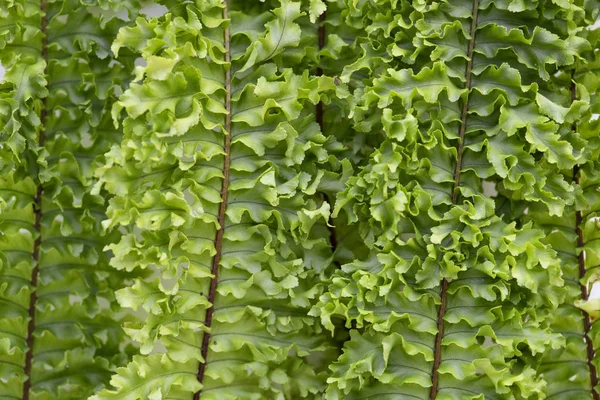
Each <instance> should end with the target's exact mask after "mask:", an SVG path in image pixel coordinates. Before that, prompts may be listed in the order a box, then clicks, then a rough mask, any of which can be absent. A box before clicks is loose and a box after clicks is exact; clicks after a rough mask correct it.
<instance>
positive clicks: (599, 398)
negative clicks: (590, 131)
mask: <svg viewBox="0 0 600 400" xmlns="http://www.w3.org/2000/svg"><path fill="white" fill-rule="evenodd" d="M575 100H577V88H576V86H575V82H573V83H571V102H574V101H575ZM575 129H577V126H576V125H575V124H573V130H575ZM573 180H574V181H575V184H577V185H579V165H577V164H576V165H575V166H574V167H573ZM582 222H583V218H582V216H581V211H579V210H577V211H576V212H575V232H576V233H577V247H578V248H579V256H578V257H577V262H578V264H579V279H580V280H582V279H583V278H584V277H585V273H586V268H585V258H584V257H585V256H584V253H583V246H584V245H585V242H584V241H583V231H582V230H581V223H582ZM579 289H580V290H581V299H582V300H584V301H585V300H587V299H588V297H589V293H588V290H587V286H586V285H584V284H582V283H580V284H579ZM581 313H582V314H583V337H584V339H585V344H586V348H587V365H588V368H589V370H590V382H591V384H592V388H591V391H592V396H593V398H594V400H600V395H598V392H596V389H595V388H596V386H598V372H597V371H596V366H595V365H594V355H595V351H594V344H593V343H592V339H591V338H590V335H589V333H590V329H591V327H592V324H591V321H590V315H589V314H588V313H587V312H586V311H585V310H581Z"/></svg>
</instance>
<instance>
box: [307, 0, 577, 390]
mask: <svg viewBox="0 0 600 400" xmlns="http://www.w3.org/2000/svg"><path fill="white" fill-rule="evenodd" d="M347 4H348V8H349V13H350V15H352V16H353V17H354V18H355V20H357V21H360V23H361V24H362V26H364V27H365V28H364V29H365V30H364V35H365V39H364V42H365V43H368V42H369V38H370V37H371V35H375V37H376V38H379V42H381V41H382V40H384V39H385V37H386V35H387V36H389V37H394V38H404V40H398V39H395V40H394V43H390V45H387V46H378V47H377V50H378V51H381V52H382V53H383V55H382V56H380V57H373V56H372V55H369V54H368V52H369V51H372V50H373V49H371V48H369V47H368V46H365V47H364V57H363V58H362V60H363V64H362V65H357V66H354V67H352V68H351V67H347V70H348V71H349V73H350V75H348V79H350V78H351V77H352V74H354V73H356V72H354V71H355V70H360V71H367V72H368V73H370V74H371V75H372V76H373V79H372V81H371V83H370V84H369V85H368V86H367V87H366V88H365V90H364V95H363V96H362V98H361V99H358V100H357V104H356V107H355V108H354V110H353V111H354V118H355V126H356V127H358V129H369V130H376V131H377V130H382V131H383V132H384V134H385V135H384V138H383V140H382V142H381V145H380V146H379V148H378V149H377V150H375V151H374V152H373V154H372V155H371V157H370V161H369V163H368V164H367V165H365V166H364V167H363V168H362V170H361V171H360V172H359V173H358V174H357V175H356V176H354V177H352V178H351V179H350V180H349V181H348V183H347V188H346V190H345V191H344V192H343V193H341V194H340V196H339V198H338V203H337V204H336V210H335V213H334V215H335V214H340V213H343V214H346V215H347V218H348V220H349V221H350V223H353V224H355V226H356V229H358V230H359V231H360V234H361V235H362V237H363V240H364V241H365V243H366V244H367V246H369V248H370V249H371V251H370V255H369V256H368V257H367V258H365V259H362V260H356V261H354V262H352V263H349V264H346V265H344V266H343V267H342V271H341V272H340V273H339V274H337V275H336V276H334V278H333V279H332V282H331V284H330V287H329V291H328V292H327V293H326V294H324V295H323V296H322V297H321V302H320V304H319V306H318V307H316V308H315V310H314V312H315V313H317V314H319V315H320V316H321V318H322V321H323V323H324V324H325V325H326V326H328V327H330V328H333V325H332V324H331V322H330V320H331V318H333V317H336V316H343V317H345V318H346V319H347V321H348V326H350V325H351V324H354V325H355V326H356V328H357V329H355V330H352V331H351V337H352V338H351V340H350V341H349V342H347V343H346V345H345V349H344V354H343V356H341V357H340V359H339V360H338V361H337V362H336V363H334V364H333V366H332V371H333V374H332V376H331V377H330V378H329V379H328V381H329V383H330V387H329V390H328V396H329V398H331V399H337V398H340V399H342V398H344V399H359V398H367V397H371V396H373V397H375V396H377V397H382V398H390V399H391V398H415V399H436V398H437V399H482V398H490V399H522V398H543V397H544V396H545V389H546V385H547V383H546V382H545V381H544V378H545V376H544V375H543V374H539V375H538V374H537V371H535V368H534V366H532V365H527V363H526V360H527V359H528V357H529V356H531V355H536V356H538V355H540V354H542V353H543V352H546V351H547V350H548V349H549V348H558V347H560V345H561V344H562V343H563V342H562V338H561V337H560V335H558V334H556V333H554V332H552V331H551V330H550V329H549V327H548V325H549V323H548V322H547V321H546V320H545V317H546V316H547V315H548V313H550V312H552V310H553V309H555V308H556V307H557V306H558V304H559V303H560V301H561V300H562V298H563V296H564V291H563V290H561V289H559V287H560V286H562V285H563V281H562V279H561V271H560V268H559V265H558V262H557V260H556V252H555V251H554V250H552V249H551V248H550V246H549V245H547V244H545V243H544V242H543V241H542V240H543V239H544V236H545V234H544V232H543V231H542V230H540V229H534V228H533V226H532V223H527V224H519V225H517V224H516V223H515V222H514V221H510V220H509V221H505V220H503V219H502V212H501V211H502V207H501V205H500V204H496V202H495V201H494V199H493V198H492V197H490V196H489V195H487V194H486V193H485V192H484V190H483V184H484V182H485V181H492V182H495V183H496V184H497V185H498V187H499V188H502V190H504V191H506V192H507V193H509V196H510V197H511V198H513V199H515V200H523V201H528V202H532V203H537V204H538V206H539V207H540V208H543V209H544V210H545V212H546V213H547V214H549V215H562V214H563V212H564V210H565V208H567V207H569V206H570V205H573V204H574V202H575V198H576V192H577V191H576V189H575V185H573V183H572V182H571V181H570V179H567V178H565V177H564V176H563V175H562V174H560V173H558V172H560V171H561V170H564V169H569V168H572V167H573V166H574V165H575V164H576V163H577V160H578V158H579V157H580V152H581V151H580V150H581V148H582V142H581V141H580V140H571V138H569V139H567V138H565V137H563V136H564V134H563V133H564V132H568V131H569V127H568V126H569V124H570V122H569V121H573V119H576V118H578V117H579V116H580V115H581V114H582V112H583V107H582V106H581V103H574V104H571V102H570V101H566V102H565V101H564V99H563V98H562V97H561V96H560V95H554V94H552V93H551V92H550V89H552V88H553V84H552V81H553V77H554V76H555V75H556V74H557V71H558V70H559V69H565V68H570V67H571V66H573V65H574V64H575V63H576V62H577V61H578V60H579V58H580V57H581V54H582V52H584V51H585V50H586V49H588V48H589V43H588V41H587V40H586V39H585V38H584V37H582V36H580V35H578V31H580V30H581V29H583V28H584V27H585V26H584V25H583V21H582V17H581V14H582V13H583V11H582V9H581V8H580V7H578V6H577V5H575V4H570V3H568V2H551V1H539V2H537V1H534V2H517V1H502V0H497V1H470V0H469V1H465V0H462V1H434V2H431V1H427V2H426V1H414V2H408V1H385V0H379V1H371V2H356V1H348V2H347ZM578 22H579V23H580V25H577V23H578ZM565 26H566V27H565ZM381 38H383V39H381ZM373 42H375V41H373ZM376 43H377V42H376ZM384 43H385V42H384ZM396 43H402V48H398V45H396ZM388 60H390V61H388ZM571 123H572V122H571Z"/></svg>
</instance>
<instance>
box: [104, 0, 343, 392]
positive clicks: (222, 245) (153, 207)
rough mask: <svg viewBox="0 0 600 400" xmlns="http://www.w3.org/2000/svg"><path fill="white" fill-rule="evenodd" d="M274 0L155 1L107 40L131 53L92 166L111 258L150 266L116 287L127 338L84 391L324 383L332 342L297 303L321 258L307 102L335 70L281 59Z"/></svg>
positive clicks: (282, 12)
mask: <svg viewBox="0 0 600 400" xmlns="http://www.w3.org/2000/svg"><path fill="white" fill-rule="evenodd" d="M278 3H279V5H278V7H277V8H275V9H271V10H270V9H269V7H268V5H261V4H260V3H254V2H246V1H239V2H236V1H232V2H227V4H225V3H224V2H222V1H220V0H211V1H206V0H198V1H187V2H183V3H178V4H175V2H169V1H165V2H163V4H164V5H166V6H167V7H169V9H170V12H169V13H167V14H166V15H165V16H163V17H161V18H153V19H150V20H146V19H142V18H139V19H138V20H137V21H136V23H135V25H134V26H131V27H129V28H126V29H123V30H121V32H120V34H119V36H118V38H117V40H116V42H115V44H114V45H113V49H114V51H115V52H121V51H122V49H123V48H130V49H132V50H134V51H139V53H140V54H141V55H142V57H143V58H144V59H145V61H146V65H145V66H144V67H138V70H137V72H138V77H139V78H140V82H139V83H136V84H132V85H131V87H130V88H129V90H128V91H126V92H125V93H124V94H123V96H121V98H120V101H119V102H118V103H117V105H116V107H115V109H114V115H115V117H116V118H120V116H121V114H122V113H123V111H124V114H126V117H125V118H124V120H123V121H122V124H123V126H124V129H125V136H124V138H123V141H122V143H121V144H120V145H119V146H113V147H112V149H111V150H110V151H109V152H108V153H107V155H106V165H105V166H104V167H103V168H102V169H101V170H99V174H100V179H101V183H102V185H104V187H105V188H106V189H107V190H108V191H109V192H111V193H113V194H115V197H114V198H113V199H112V200H111V201H110V207H109V210H108V216H109V220H108V221H106V226H107V227H115V226H122V227H125V228H126V229H127V230H128V232H129V233H128V234H126V235H124V236H123V237H122V239H121V240H120V241H119V242H118V243H114V244H112V245H111V246H109V248H110V249H111V250H112V252H113V253H114V258H113V260H112V261H111V264H112V266H113V267H115V268H116V269H117V270H127V271H132V270H144V271H149V272H150V274H149V275H148V277H147V278H140V279H137V280H136V281H135V283H134V285H132V286H131V287H128V288H126V289H123V290H120V291H118V292H117V298H118V300H119V302H120V304H121V305H122V306H123V307H128V308H133V309H135V310H137V309H142V310H143V311H144V312H145V314H146V316H145V319H144V320H141V321H138V322H132V323H128V324H126V328H125V329H126V331H127V332H128V333H129V335H130V336H131V337H132V338H133V339H134V340H135V341H137V342H139V343H140V344H141V354H140V355H138V356H136V357H134V360H133V362H131V363H130V364H129V365H128V366H127V367H126V368H122V369H119V370H118V375H116V376H114V378H113V379H112V381H111V382H112V385H113V386H114V389H111V390H105V391H103V392H101V393H99V394H98V395H97V396H95V397H93V398H94V399H96V400H104V399H130V400H134V399H148V398H173V399H184V398H185V399H188V398H189V399H191V398H192V397H194V398H202V399H206V400H208V399H219V400H225V399H265V398H269V399H271V398H272V399H283V398H294V399H297V398H318V397H319V396H320V395H319V393H321V392H323V391H324V389H325V377H326V374H325V368H326V366H327V365H328V363H329V361H330V359H331V356H330V355H329V354H330V353H331V352H332V351H333V355H334V356H335V354H337V353H336V352H335V349H333V347H332V345H331V344H330V339H329V338H328V336H329V335H328V334H326V333H325V332H324V330H323V328H322V327H321V325H320V324H319V320H318V319H316V318H314V317H310V316H308V315H307V311H308V309H309V308H310V306H311V305H312V304H313V302H314V299H315V298H317V297H318V296H319V295H320V293H321V292H322V290H323V285H322V284H321V283H320V281H321V280H322V276H321V275H322V274H323V272H324V271H325V270H326V269H327V268H329V266H330V264H331V258H332V255H331V249H330V246H329V243H328V241H327V237H328V234H327V228H326V225H325V223H326V221H327V218H328V216H329V205H328V204H327V203H323V201H322V198H321V196H320V195H319V194H318V192H319V191H322V190H325V187H326V186H327V185H328V184H329V183H328V179H326V177H325V171H324V170H322V169H321V167H320V165H321V164H324V163H326V162H328V160H329V156H328V152H329V147H330V146H332V145H333V143H331V141H328V140H326V138H325V137H324V136H323V135H322V134H321V132H320V129H319V126H318V124H317V123H316V122H315V119H314V113H313V110H314V107H315V105H316V104H317V103H318V102H319V101H324V102H327V101H328V96H329V95H330V94H332V93H333V90H334V84H333V79H331V78H326V77H313V76H310V75H309V74H308V73H306V72H305V73H302V74H296V73H294V71H293V70H292V69H290V68H286V64H287V62H286V61H285V60H286V57H288V55H289V54H288V52H291V53H297V52H298V45H299V43H301V41H302V35H303V32H302V30H301V28H300V26H299V25H298V24H297V23H296V20H297V19H299V18H301V17H302V12H301V8H300V3H299V2H295V1H288V0H282V1H281V2H278ZM292 58H293V57H292ZM328 93H329V94H328ZM194 394H195V395H194Z"/></svg>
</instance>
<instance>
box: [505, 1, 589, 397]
mask: <svg viewBox="0 0 600 400" xmlns="http://www.w3.org/2000/svg"><path fill="white" fill-rule="evenodd" d="M599 6H600V3H598V2H589V3H586V4H583V6H582V11H583V12H580V13H578V14H577V16H576V18H575V19H574V21H573V25H574V26H576V25H581V26H584V25H585V24H586V23H587V24H588V25H591V24H593V23H594V21H595V20H596V19H597V17H598V10H599V8H598V7H599ZM599 34H600V31H599V30H598V29H596V30H593V31H590V30H589V29H584V30H579V32H578V35H579V36H581V37H583V38H586V40H589V41H590V42H591V44H592V49H593V51H589V52H586V53H585V54H584V58H585V61H584V60H581V61H580V62H578V63H576V64H575V65H573V66H572V67H571V68H569V69H565V70H563V71H562V73H561V74H556V75H555V76H553V78H552V81H551V82H549V84H548V86H549V89H553V90H552V93H553V96H554V98H555V99H557V100H559V101H560V103H559V104H563V105H568V104H569V103H571V107H570V109H571V110H573V109H578V110H580V112H579V113H578V114H573V113H568V112H567V111H568V108H562V109H559V110H557V115H560V113H562V114H563V115H564V126H563V127H561V128H562V129H561V130H560V131H559V132H560V134H561V137H562V138H563V139H564V140H565V141H568V142H570V143H573V148H579V149H581V151H580V152H579V153H578V157H577V165H575V166H574V167H573V168H572V169H571V170H563V171H556V174H560V176H561V177H564V179H565V180H571V181H573V182H574V183H575V190H576V193H577V195H578V198H577V201H576V204H575V205H573V206H570V207H569V208H568V209H567V210H566V211H565V212H564V213H563V214H562V215H561V216H551V215H548V213H547V212H546V211H545V210H544V209H541V208H540V207H539V205H535V204H531V203H529V202H524V201H518V200H515V199H514V198H510V194H509V193H506V192H505V191H501V194H502V195H505V196H507V201H508V202H509V203H510V206H511V208H512V210H513V213H512V215H511V218H518V219H520V220H521V221H524V222H528V221H532V222H533V223H534V224H535V225H536V226H537V227H539V228H541V229H544V230H545V232H546V237H545V239H544V242H545V243H547V244H548V245H549V246H551V247H552V248H553V249H554V250H556V252H557V254H558V257H559V260H560V265H561V271H562V276H563V279H564V281H565V285H564V287H563V288H562V291H563V296H564V300H563V303H562V304H561V305H560V307H559V308H558V310H557V311H556V312H554V313H552V314H551V315H550V316H549V318H551V321H552V325H551V327H552V329H553V330H554V331H555V332H557V333H559V334H561V335H562V336H563V337H564V340H565V343H566V345H565V347H564V348H561V349H556V350H553V351H549V352H546V353H545V354H543V355H542V356H541V357H539V358H538V359H536V360H531V361H530V362H531V364H532V365H537V369H538V373H539V374H541V375H543V376H544V378H545V379H546V381H547V382H548V387H547V390H546V394H547V398H552V399H556V400H567V399H573V398H577V399H595V400H597V399H598V398H600V397H599V396H600V394H599V392H598V387H596V388H594V386H597V385H598V366H599V365H600V363H599V360H598V357H597V356H596V354H595V352H596V350H597V349H598V347H599V346H600V341H599V339H600V337H599V336H598V324H597V323H594V322H593V320H592V318H594V319H595V318H597V317H598V315H599V313H598V310H599V309H600V303H599V301H598V300H597V299H595V300H588V296H589V292H590V289H591V287H592V285H593V284H594V283H595V282H597V281H598V266H599V265H600V247H599V246H598V241H599V240H600V227H599V225H598V211H599V208H600V197H598V187H599V186H600V175H599V174H598V167H599V165H598V160H599V156H600V152H599V151H600V137H599V136H598V132H599V129H600V124H599V122H598V120H597V119H596V118H595V117H594V114H598V112H599V110H600V102H599V101H598V89H599V88H600V78H599V76H598V65H599V64H598V60H599V59H598V54H597V53H598V51H599V49H598V44H599V42H598V39H599V38H600V35H599ZM518 213H521V215H517V214H518ZM590 317H591V318H590ZM536 363H537V364H536Z"/></svg>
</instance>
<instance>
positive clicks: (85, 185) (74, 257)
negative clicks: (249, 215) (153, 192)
mask: <svg viewBox="0 0 600 400" xmlns="http://www.w3.org/2000/svg"><path fill="white" fill-rule="evenodd" d="M128 3H131V4H128ZM109 6H114V7H115V8H114V9H111V7H109ZM126 7H127V9H132V8H133V7H137V6H135V2H133V1H132V2H127V4H126ZM120 9H121V7H116V5H114V4H112V3H110V2H102V3H101V4H99V5H98V6H97V7H89V6H83V5H81V4H80V2H79V1H76V0H67V1H46V2H38V3H36V2H32V1H22V0H14V1H13V0H8V1H4V2H2V6H1V7H0V54H1V59H0V61H1V62H2V65H3V66H4V67H5V68H6V70H7V72H6V75H5V76H4V80H3V82H2V83H1V84H0V137H1V140H2V143H1V144H0V170H1V171H2V177H1V178H0V195H1V197H0V232H1V235H0V376H1V378H0V398H15V399H20V398H23V399H25V398H27V399H35V400H42V399H61V400H63V399H64V400H67V399H74V400H75V399H78V400H80V399H82V398H86V397H88V396H90V395H91V394H93V393H94V392H95V391H97V390H99V389H101V388H102V387H104V386H106V385H107V384H108V381H109V378H110V376H111V373H112V371H114V370H115V368H116V366H118V365H122V364H124V363H126V362H127V360H128V353H130V350H131V349H132V346H131V345H130V344H128V343H129V340H128V339H127V337H126V335H125V333H124V331H123V330H122V328H121V326H120V325H121V320H122V317H123V315H124V314H123V313H122V312H120V311H119V310H118V308H117V307H118V306H117V303H116V300H115V298H114V292H113V290H114V288H118V287H122V286H123V285H126V284H127V279H126V276H125V275H124V274H122V273H119V272H118V271H114V270H112V269H111V268H110V266H109V265H108V254H107V253H105V252H104V251H103V248H104V246H105V245H106V244H107V243H109V242H110V241H114V240H116V238H117V237H118V236H119V234H118V233H117V232H116V231H114V230H113V231H108V232H107V233H106V236H101V235H100V232H101V231H102V227H101V221H102V220H103V219H105V214H104V210H105V204H104V203H105V202H104V196H103V195H97V194H91V189H92V186H93V183H94V181H95V178H94V175H93V170H94V169H95V167H96V165H97V164H98V163H99V161H100V160H101V159H102V157H103V154H104V152H106V150H107V149H108V148H109V147H110V144H111V143H113V142H115V140H117V139H118V138H119V136H120V132H119V131H118V130H115V129H114V127H113V126H112V122H111V118H110V110H111V107H112V103H113V102H114V100H115V97H116V96H117V95H118V94H119V93H120V90H121V89H120V88H121V87H122V86H124V85H125V84H126V82H127V80H128V77H129V75H130V72H129V71H131V69H132V68H133V59H131V58H130V59H129V60H126V59H125V58H124V59H123V61H122V62H115V60H114V59H113V58H112V57H111V56H110V54H111V53H110V43H111V42H112V40H113V38H114V37H115V36H116V33H117V31H118V29H119V27H120V26H121V25H123V23H124V21H122V20H119V19H118V18H116V12H117V11H120ZM30 346H32V347H31V348H30ZM29 358H31V361H27V360H28V359H29ZM24 390H26V391H27V393H24V392H23V391H24Z"/></svg>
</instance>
